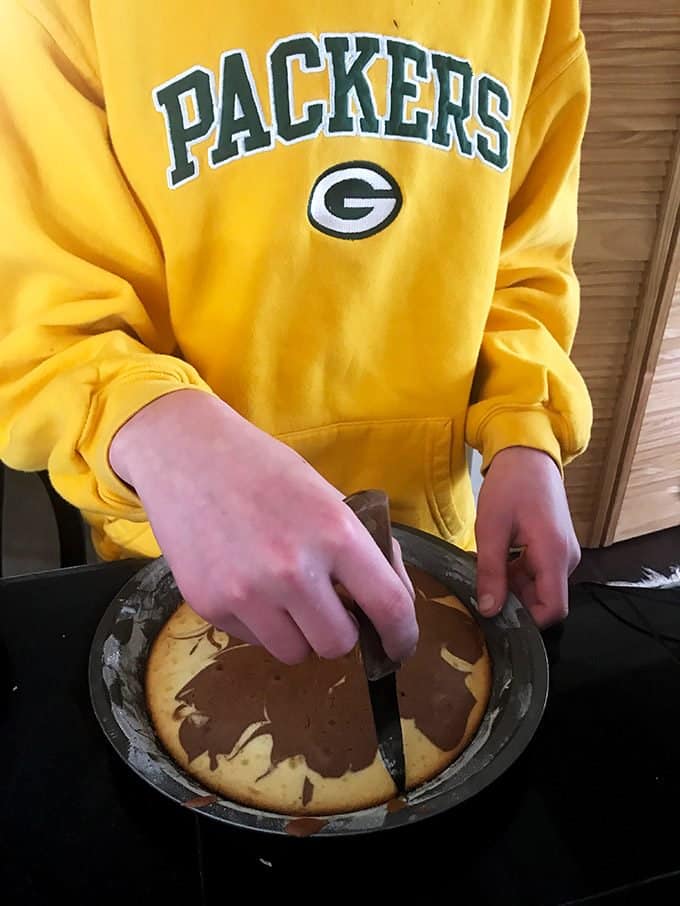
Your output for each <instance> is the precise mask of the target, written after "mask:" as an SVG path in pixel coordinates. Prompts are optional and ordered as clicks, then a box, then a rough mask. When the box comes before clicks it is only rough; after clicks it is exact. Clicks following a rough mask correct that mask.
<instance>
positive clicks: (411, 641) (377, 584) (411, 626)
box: [332, 520, 418, 662]
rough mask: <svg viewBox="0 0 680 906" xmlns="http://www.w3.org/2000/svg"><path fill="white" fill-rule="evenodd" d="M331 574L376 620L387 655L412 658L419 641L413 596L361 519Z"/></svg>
mask: <svg viewBox="0 0 680 906" xmlns="http://www.w3.org/2000/svg"><path fill="white" fill-rule="evenodd" d="M332 575H333V578H335V579H337V580H338V581H339V582H340V583H341V584H342V585H343V586H344V587H345V588H346V589H347V592H348V593H349V595H350V596H351V597H352V598H354V600H355V601H356V602H357V604H358V605H359V607H361V609H362V610H363V611H364V613H365V614H366V616H367V617H368V618H369V620H370V621H371V622H372V623H373V625H374V626H375V628H376V630H377V631H378V633H379V635H380V638H381V639H382V643H383V647H384V649H385V651H386V652H387V654H388V656H389V657H390V658H392V660H394V661H398V662H399V661H403V660H405V659H406V658H407V657H409V655H410V654H411V653H412V651H413V650H414V648H415V647H416V644H417V643H418V623H417V622H416V612H415V607H414V604H413V598H412V597H411V593H410V591H409V590H408V588H407V587H406V585H405V584H404V582H403V580H402V579H401V578H400V577H399V575H398V574H397V572H396V571H395V570H394V569H393V568H392V567H391V566H390V564H389V563H388V562H387V560H386V559H385V557H384V556H383V554H382V553H381V551H380V549H379V548H378V546H377V545H376V544H375V543H374V541H373V539H372V538H371V536H370V535H369V533H368V532H367V531H366V529H365V528H364V527H363V525H361V523H360V522H359V520H357V521H356V531H355V532H354V533H353V535H352V537H351V540H350V543H349V544H347V545H346V546H345V547H344V549H343V550H341V551H340V552H339V553H338V555H337V558H336V562H335V563H333V564H332Z"/></svg>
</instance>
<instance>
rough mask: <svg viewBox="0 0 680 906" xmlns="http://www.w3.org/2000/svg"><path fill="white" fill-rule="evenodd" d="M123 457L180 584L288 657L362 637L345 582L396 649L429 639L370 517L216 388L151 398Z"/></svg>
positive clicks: (206, 614) (194, 599) (128, 435)
mask: <svg viewBox="0 0 680 906" xmlns="http://www.w3.org/2000/svg"><path fill="white" fill-rule="evenodd" d="M109 460H110V462H111V465H112V468H113V469H114V471H115V472H116V473H117V474H118V475H119V476H120V477H121V479H122V480H123V481H125V482H127V483H128V484H130V485H131V486H132V487H134V489H135V490H136V492H137V494H138V495H139V497H140V499H141V501H142V504H143V506H144V509H145V511H146V514H147V516H148V518H149V521H150V522H151V526H152V528H153V531H154V534H155V536H156V539H157V541H158V543H159V545H160V547H161V550H162V551H163V554H164V555H165V557H166V559H167V561H168V564H169V566H170V568H171V569H172V572H173V575H174V577H175V580H176V582H177V585H178V587H179V589H180V591H181V592H182V594H183V596H184V597H185V599H186V600H187V601H188V602H189V604H190V605H191V607H192V608H193V609H194V610H195V611H196V612H197V613H198V614H200V615H201V616H202V617H203V618H204V619H205V620H208V621H209V622H210V623H212V624H213V625H215V626H217V627H218V628H220V629H223V630H224V631H225V632H228V633H230V634H233V635H235V636H236V637H237V638H240V639H241V640H243V641H246V642H251V643H259V644H261V645H263V646H264V647H265V648H267V649H268V651H269V652H270V653H271V654H273V655H274V656H275V657H276V658H278V659H279V660H281V661H284V662H285V663H287V664H294V663H298V662H300V661H302V660H303V659H304V658H305V657H306V656H307V655H308V654H309V652H310V649H313V650H314V651H315V652H316V653H317V654H319V655H320V656H321V657H324V658H335V657H340V656H342V655H343V654H346V653H347V652H348V651H350V650H351V649H352V648H353V647H354V645H355V643H356V641H357V629H356V624H355V621H354V620H353V619H352V617H351V616H350V615H349V614H348V612H347V611H346V609H345V608H344V606H343V605H342V603H341V601H340V599H339V597H338V595H337V594H336V592H335V590H334V587H333V583H334V582H338V583H340V584H341V585H343V586H344V588H345V589H346V590H347V592H348V593H349V594H350V595H351V596H352V597H353V598H354V599H355V600H356V602H357V603H358V604H359V606H360V607H361V608H362V610H363V611H364V612H365V613H366V614H367V616H368V617H369V618H370V620H371V621H372V622H373V624H374V625H375V627H376V629H377V630H378V632H379V633H380V636H381V638H382V641H383V645H384V647H385V651H386V652H387V654H388V655H389V656H390V657H391V658H392V659H393V660H396V661H400V660H403V659H404V658H405V657H407V656H408V655H409V654H410V653H411V652H412V651H413V649H414V648H415V645H416V642H417V639H418V626H417V623H416V618H415V610H414V606H413V589H412V587H411V583H410V581H409V579H408V577H407V575H406V572H405V570H404V567H403V563H402V560H401V554H400V552H399V550H398V546H397V545H396V543H395V558H394V562H395V569H396V571H395V569H392V567H391V566H390V565H389V564H388V562H387V561H386V560H385V558H384V557H383V555H382V554H381V552H380V550H379V549H378V547H377V546H376V544H375V543H374V542H373V540H372V538H371V536H370V535H369V533H368V532H367V531H366V529H365V528H364V527H363V525H362V524H361V522H360V521H359V520H358V519H357V517H356V516H355V515H354V513H352V511H351V510H350V508H349V507H348V506H347V505H346V504H345V503H344V502H343V496H342V494H340V492H339V491H338V490H336V489H335V488H334V487H332V486H331V485H330V484H329V483H328V482H327V481H325V480H324V479H323V478H322V477H321V476H320V475H319V474H318V473H317V472H316V471H315V470H314V469H313V468H312V467H311V466H310V465H309V464H308V463H307V462H305V460H304V459H302V457H300V456H299V455H298V454H297V453H295V452H294V451H293V450H291V449H290V448H289V447H287V446H285V445H284V444H282V443H280V442H279V441H277V440H275V439H274V438H272V437H270V436H269V435H267V434H265V433H264V432H262V431H260V430H259V429H258V428H256V427H255V426H254V425H252V424H251V423H250V422H248V421H246V420H245V419H243V418H242V417H241V416H240V415H238V414H237V413H236V412H235V411H234V410H233V409H231V408H230V407H229V406H227V405H226V404H225V403H223V402H221V401H220V400H218V399H217V398H215V397H212V396H210V395H209V394H206V393H203V392H202V391H196V390H188V389H187V390H179V391H176V392H173V393H170V394H168V395H166V396H163V397H161V398H160V399H158V400H156V401H155V402H153V403H150V404H149V405H148V406H146V407H145V408H144V409H142V410H141V411H140V412H138V413H137V414H136V415H135V416H133V417H132V418H131V419H130V420H129V421H128V422H127V423H126V424H125V425H123V426H122V427H121V428H120V429H119V430H118V432H117V433H116V435H115V437H114V439H113V441H112V443H111V446H110V450H109Z"/></svg>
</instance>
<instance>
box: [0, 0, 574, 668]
mask: <svg viewBox="0 0 680 906" xmlns="http://www.w3.org/2000/svg"><path fill="white" fill-rule="evenodd" d="M588 105H589V71H588V61H587V55H586V49H585V46H584V38H583V35H582V32H581V30H580V24H579V11H578V3H577V0H512V2H510V0H483V2H478V3H469V2H465V0H452V2H448V3H445V4H443V3H439V2H434V0H418V2H415V3H414V2H413V0H393V2H392V3H389V4H388V3H385V2H383V0H376V2H374V3H370V4H369V3H366V2H365V0H343V2H342V3H337V2H330V0H329V2H327V3H312V2H309V0H281V2H277V3H271V2H269V0H249V2H248V3H245V2H244V3H229V4H223V3H218V2H216V0H195V2H193V3H187V2H186V0H166V2H164V3H163V4H158V3H155V2H151V0H117V2H116V3H111V2H108V0H4V2H2V4H0V137H1V142H0V224H1V229H0V292H1V298H0V413H1V424H0V456H1V457H2V460H3V461H4V462H5V463H7V464H8V465H9V466H11V467H14V468H17V469H23V470H35V469H43V468H48V469H49V474H50V478H51V481H52V482H53V484H54V487H55V488H56V489H57V491H58V492H59V493H60V494H61V495H63V497H64V498H66V500H68V501H70V502H71V503H73V504H74V505H75V506H76V507H79V508H80V510H81V511H82V512H83V514H84V517H85V519H86V520H87V521H88V522H89V524H90V525H91V526H92V529H93V537H94V541H95V545H96V548H97V550H98V552H99V553H100V555H101V556H102V557H103V558H108V559H112V558H116V557H123V556H130V555H145V556H155V555H157V554H158V553H159V552H160V550H162V551H163V553H164V554H165V555H166V557H167V559H168V561H169V563H170V566H171V567H172V569H173V572H174V574H175V576H176V578H177V581H178V584H179V586H180V588H181V589H182V591H183V593H184V594H185V596H186V597H187V599H188V600H189V601H190V602H191V603H192V605H193V606H194V607H195V609H196V610H197V611H198V612H199V613H201V614H202V615H203V616H204V617H205V618H206V619H209V620H211V621H212V622H214V623H215V624H217V625H218V626H221V627H222V628H224V629H226V630H227V631H233V632H234V633H235V634H236V635H239V636H240V637H242V638H244V639H246V640H250V641H257V642H259V643H261V644H263V645H265V646H266V647H267V648H268V649H269V650H270V651H271V652H272V653H273V654H275V655H276V656H277V657H279V658H281V659H282V660H284V661H287V662H290V663H293V662H297V661H299V660H300V659H302V658H304V657H305V656H306V655H307V654H308V653H309V651H310V649H313V650H314V651H316V652H317V653H319V654H320V655H322V656H324V657H334V656H338V655H341V654H343V653H345V652H346V651H347V650H349V649H350V648H351V647H352V645H353V644H354V643H355V640H356V628H355V625H354V623H353V621H352V620H351V619H350V617H349V616H348V615H347V613H346V612H345V610H344V608H343V607H342V605H341V603H340V601H339V599H338V597H337V596H336V594H335V592H334V589H333V582H334V581H338V582H341V583H343V584H344V585H345V586H346V587H347V589H348V590H349V592H350V593H351V594H352V595H353V596H355V597H356V598H357V600H358V601H359V603H360V604H361V606H362V607H363V608H364V610H365V611H366V613H367V614H368V615H369V617H370V618H371V619H372V620H373V622H374V623H375V625H376V626H377V627H378V629H379V631H380V633H381V635H382V637H383V641H384V644H385V647H386V649H387V651H388V653H389V654H391V655H392V656H393V657H395V658H402V657H404V656H405V655H407V654H408V652H409V651H410V650H412V648H413V646H414V644H415V642H416V639H417V625H416V621H415V616H414V609H413V604H412V598H411V589H410V586H409V582H408V578H407V577H406V576H405V574H404V571H403V567H402V565H401V561H400V560H399V559H397V564H398V569H397V571H396V572H395V571H393V570H391V569H390V568H389V566H388V565H387V563H386V561H384V560H382V559H381V557H380V554H379V553H378V552H377V549H375V548H374V546H373V545H372V542H371V541H370V538H369V536H368V534H367V533H366V532H365V530H364V529H363V527H362V526H361V525H360V523H359V522H358V520H357V519H356V518H355V517H354V515H353V514H352V513H351V512H350V511H349V508H348V507H347V506H346V505H345V504H344V503H343V499H344V496H345V495H347V494H349V493H350V492H352V491H356V490H359V489H362V488H366V487H380V488H383V489H385V490H386V491H387V492H388V494H389V496H390V500H391V505H392V515H393V518H394V519H395V520H396V521H400V522H405V523H409V524H412V525H415V526H418V527H420V528H421V529H424V530H426V531H429V532H432V533H435V534H438V535H440V536H442V537H444V538H446V539H449V540H452V541H454V542H455V543H457V544H459V545H461V546H464V547H466V548H473V547H474V545H475V529H476V545H477V550H478V564H479V580H478V597H479V606H480V610H481V611H482V613H484V614H493V613H495V612H497V611H498V610H499V608H500V607H501V606H502V604H503V601H504V599H505V596H506V592H507V588H508V583H509V585H510V587H511V588H512V589H514V590H515V591H516V592H517V593H518V594H519V595H520V597H521V598H522V600H523V601H524V603H525V605H526V606H527V607H528V608H529V610H530V611H531V613H532V614H533V615H534V617H535V618H536V620H537V622H538V623H539V624H540V625H547V624H548V623H550V622H552V621H555V620H557V619H560V618H561V617H563V616H564V615H565V613H566V608H567V578H568V575H569V574H570V571H571V570H572V569H573V568H574V566H575V564H576V562H577V560H578V545H577V542H576V539H575V537H574V532H573V528H572V523H571V518H570V515H569V509H568V505H567V502H566V498H565V493H564V488H563V482H562V468H563V466H564V465H565V464H566V463H567V462H568V461H569V460H571V459H572V458H573V457H575V456H576V455H578V454H579V453H580V452H581V451H582V450H583V449H584V448H585V446H586V444H587V442H588V437H589V431H590V423H591V408H590V402H589V398H588V394H587V391H586V388H585V386H584V383H583V381H582V379H581V377H580V376H579V374H578V373H577V371H576V369H575V367H574V365H573V364H572V362H571V361H570V357H569V352H570V347H571V343H572V339H573V335H574V331H575V327H576V323H577V318H578V306H579V291H578V283H577V280H576V277H575V275H574V271H573V267H572V250H573V245H574V240H575V235H576V230H577V218H576V206H577V186H578V176H579V153H580V146H581V141H582V136H583V132H584V127H585V122H586V117H587V112H588ZM466 443H467V444H468V445H469V446H470V447H473V448H476V449H478V450H479V451H481V454H482V458H483V470H484V473H485V476H486V477H485V482H484V486H483V488H482V492H481V497H480V500H479V506H478V511H477V514H476V523H475V510H474V502H473V497H472V493H471V487H470V480H469V475H468V471H467V468H466V456H465V450H466ZM512 545H519V546H522V547H523V548H524V554H523V556H522V557H521V558H520V560H519V561H517V562H515V563H514V564H513V565H512V566H511V567H510V568H508V567H507V552H508V548H509V547H510V546H512Z"/></svg>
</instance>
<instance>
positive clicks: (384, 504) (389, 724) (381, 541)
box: [345, 490, 406, 795]
mask: <svg viewBox="0 0 680 906" xmlns="http://www.w3.org/2000/svg"><path fill="white" fill-rule="evenodd" d="M345 503H346V504H347V505H348V506H349V507H350V509H351V510H352V511H353V512H354V513H355V515H356V516H357V517H358V518H359V519H360V521H361V522H362V524H363V525H364V527H365V528H366V529H367V531H368V532H369V533H370V535H371V537H372V538H373V540H374V541H375V543H376V544H377V545H378V547H379V548H380V550H381V551H382V553H383V555H384V556H385V557H386V558H387V560H388V562H389V563H390V564H392V563H393V561H392V529H391V524H390V510H389V501H388V498H387V494H385V492H384V491H377V490H369V491H360V492H358V493H356V494H352V495H351V496H350V497H347V498H346V499H345ZM355 603H356V602H355ZM352 612H353V614H354V616H355V617H356V619H357V622H358V624H359V645H360V647H361V657H362V661H363V664H364V670H365V672H366V679H367V681H368V694H369V697H370V700H371V709H372V711H373V722H374V724H375V730H376V735H377V737H378V750H379V752H380V757H381V758H382V760H383V763H384V765H385V767H386V768H387V770H388V772H389V775H390V777H391V778H392V780H393V781H394V785H395V786H396V788H397V794H399V795H400V794H402V793H404V792H405V791H406V762H405V758H404V740H403V737H402V733H401V717H400V715H399V694H398V691H397V670H398V669H399V667H400V665H399V664H398V663H395V662H394V661H392V660H391V659H390V658H389V657H388V656H387V654H386V653H385V649H384V648H383V645H382V641H381V639H380V636H379V634H378V632H377V630H376V628H375V626H374V625H373V623H372V622H371V621H370V620H369V618H368V617H367V616H366V614H365V613H364V612H363V610H362V609H361V607H359V606H358V605H356V606H355V607H354V608H353V609H352Z"/></svg>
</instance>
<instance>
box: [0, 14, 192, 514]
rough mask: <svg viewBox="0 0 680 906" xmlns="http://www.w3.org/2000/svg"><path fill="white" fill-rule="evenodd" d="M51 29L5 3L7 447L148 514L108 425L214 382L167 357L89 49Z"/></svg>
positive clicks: (1, 74)
mask: <svg viewBox="0 0 680 906" xmlns="http://www.w3.org/2000/svg"><path fill="white" fill-rule="evenodd" d="M32 6H33V8H34V9H38V11H40V10H41V9H42V7H41V6H38V5H37V4H33V5H32ZM56 26H58V23H55V21H54V20H53V19H51V18H48V17H47V16H45V17H42V16H40V15H39V13H37V14H36V13H32V12H29V11H28V9H27V7H26V6H23V5H19V3H18V2H15V0H6V2H3V3H2V4H0V135H2V142H1V143H0V458H1V459H2V460H3V461H4V462H5V463H6V464H7V465H9V466H11V467H13V468H15V469H21V470H36V469H45V468H48V469H49V473H50V477H51V480H52V483H53V484H54V486H55V488H56V490H57V491H58V492H59V493H60V494H61V495H62V496H63V497H65V498H66V499H67V500H69V501H70V502H71V503H73V504H74V505H76V506H77V507H79V508H80V509H83V510H87V511H90V512H93V513H100V514H106V515H115V516H121V517H124V518H126V519H132V520H134V521H141V520H143V519H144V518H145V517H144V513H143V511H142V508H141V505H140V502H139V500H138V498H137V497H136V496H135V495H134V493H133V492H132V491H131V490H130V489H129V488H127V487H126V486H125V485H124V484H123V483H122V482H120V481H119V480H118V478H117V477H116V475H115V474H114V473H113V471H112V470H111V468H110V466H109V462H108V448H109V444H110V441H111V439H112V437H113V435H114V434H115V432H116V430H117V429H118V428H119V427H120V426H121V425H122V424H123V423H124V422H125V421H126V420H127V419H128V418H129V417H130V416H131V415H133V414H134V413H135V412H137V411H138V410H139V409H140V408H142V407H143V406H144V405H146V404H147V403H149V402H151V401H152V400H154V399H156V398H158V397H160V396H162V395H163V394H165V393H168V392H171V391H173V390H177V389H180V388H183V387H196V388H200V389H203V390H205V391H206V392H209V388H208V387H207V386H206V384H205V383H204V382H203V381H202V380H201V378H200V376H199V375H198V373H197V372H196V371H195V370H194V369H193V368H191V367H189V366H188V365H187V364H186V363H184V362H182V361H181V360H180V359H179V358H176V357H175V356H174V355H173V352H174V350H175V346H176V344H175V340H174V337H173V334H172V328H171V324H170V319H169V314H168V307H167V296H166V288H165V278H164V264H163V256H162V253H161V249H160V248H159V246H158V243H157V241H156V239H155V237H154V235H153V232H152V230H151V229H150V227H149V224H148V223H147V221H146V219H145V215H144V212H143V211H142V210H141V209H140V207H139V205H138V203H137V201H136V199H135V197H134V195H133V193H132V191H131V189H130V187H129V185H128V184H127V183H126V181H125V178H124V176H123V174H122V173H121V170H120V168H119V166H118V163H117V160H116V157H115V154H114V152H113V150H112V147H111V143H110V140H109V135H108V132H107V121H106V114H105V110H104V103H103V98H102V96H101V91H100V87H99V83H98V78H97V73H96V71H95V65H94V64H93V63H92V58H93V57H94V54H92V55H88V54H87V52H86V49H85V48H84V47H83V45H82V42H80V41H79V40H77V38H78V36H77V35H76V33H75V32H74V31H69V30H68V29H67V28H66V27H65V26H64V28H63V32H62V33H59V34H55V33H54V32H55V27H56Z"/></svg>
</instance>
